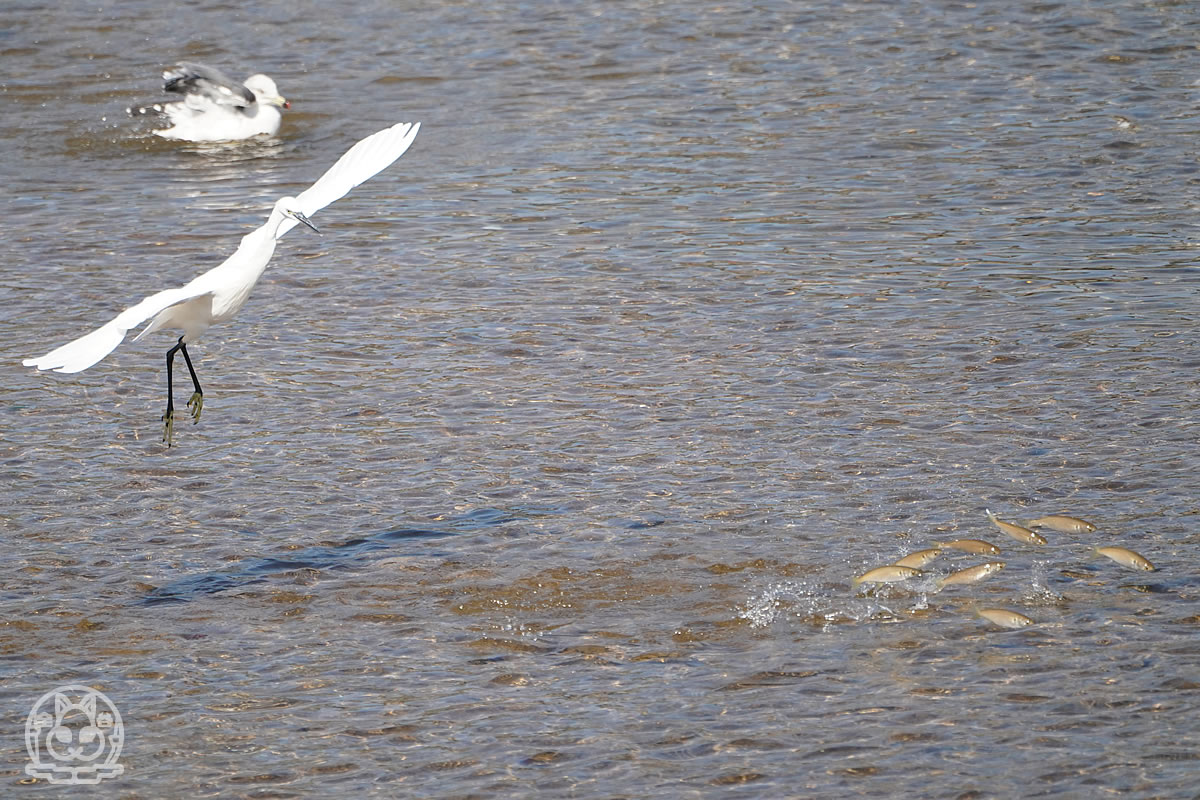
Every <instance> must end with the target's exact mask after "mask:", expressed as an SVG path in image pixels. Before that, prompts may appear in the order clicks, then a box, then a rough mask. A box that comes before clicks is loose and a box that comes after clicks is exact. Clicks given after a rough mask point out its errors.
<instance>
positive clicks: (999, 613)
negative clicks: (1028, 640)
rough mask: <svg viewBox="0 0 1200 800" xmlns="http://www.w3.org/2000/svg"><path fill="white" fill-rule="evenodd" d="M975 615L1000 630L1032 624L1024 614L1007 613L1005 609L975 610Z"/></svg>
mask: <svg viewBox="0 0 1200 800" xmlns="http://www.w3.org/2000/svg"><path fill="white" fill-rule="evenodd" d="M975 613H976V614H978V615H979V616H981V617H983V618H984V619H986V620H987V621H988V622H993V623H995V624H997V625H999V626H1000V627H1002V628H1024V627H1025V626H1027V625H1033V624H1034V622H1033V620H1031V619H1030V618H1029V617H1027V616H1025V615H1024V614H1019V613H1017V612H1016V611H1009V610H1008V609H1007V608H977V609H975Z"/></svg>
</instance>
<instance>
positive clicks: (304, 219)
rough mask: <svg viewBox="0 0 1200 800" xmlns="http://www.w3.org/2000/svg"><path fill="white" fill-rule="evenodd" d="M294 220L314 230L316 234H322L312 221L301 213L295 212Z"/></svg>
mask: <svg viewBox="0 0 1200 800" xmlns="http://www.w3.org/2000/svg"><path fill="white" fill-rule="evenodd" d="M292 218H293V219H295V220H296V221H297V222H303V223H304V224H305V225H307V226H308V227H310V228H312V229H313V231H314V232H315V233H318V234H319V233H320V232H321V231H319V230H317V226H316V225H313V224H312V220H310V219H309V218H308V217H306V216H304V214H302V213H300V212H299V211H293V212H292Z"/></svg>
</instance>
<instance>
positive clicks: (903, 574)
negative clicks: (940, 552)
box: [854, 564, 922, 586]
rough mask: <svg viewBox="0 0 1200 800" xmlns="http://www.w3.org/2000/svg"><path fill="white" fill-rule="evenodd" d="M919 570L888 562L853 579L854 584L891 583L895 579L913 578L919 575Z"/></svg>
mask: <svg viewBox="0 0 1200 800" xmlns="http://www.w3.org/2000/svg"><path fill="white" fill-rule="evenodd" d="M921 574H922V573H921V570H919V569H916V568H914V567H898V566H896V565H895V564H888V565H887V566H886V567H876V568H875V569H873V570H869V571H867V572H864V573H863V574H862V575H859V576H858V577H857V578H855V579H854V585H855V586H858V585H859V584H860V583H893V582H895V581H906V580H908V579H909V578H915V577H917V576H918V575H921Z"/></svg>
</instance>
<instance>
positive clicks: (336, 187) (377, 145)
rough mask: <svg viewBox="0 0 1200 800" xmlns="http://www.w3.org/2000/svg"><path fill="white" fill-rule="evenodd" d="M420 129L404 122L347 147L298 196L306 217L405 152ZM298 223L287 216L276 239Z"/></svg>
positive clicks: (297, 200)
mask: <svg viewBox="0 0 1200 800" xmlns="http://www.w3.org/2000/svg"><path fill="white" fill-rule="evenodd" d="M420 129H421V123H419V122H401V123H398V124H396V125H393V126H392V127H390V128H384V129H383V130H381V131H379V132H377V133H373V134H371V135H370V136H368V137H367V138H365V139H363V140H362V141H360V142H359V143H358V144H356V145H354V147H351V148H350V149H349V150H347V151H346V154H345V155H343V156H342V157H341V158H339V159H338V160H337V163H336V164H334V165H333V166H332V167H330V168H329V169H328V170H326V171H325V174H324V175H322V176H321V177H320V178H318V179H317V182H316V183H314V184H313V185H312V186H310V187H308V188H307V189H305V190H304V191H303V192H301V193H300V194H299V195H297V196H296V205H297V206H299V209H300V210H301V211H302V212H304V215H305V216H307V217H311V216H312V215H313V214H315V213H317V212H318V211H320V210H321V209H322V208H324V207H325V206H327V205H329V204H330V203H332V202H333V201H334V200H337V199H338V198H340V197H345V196H346V193H347V192H349V191H350V190H351V189H353V188H354V187H355V186H358V185H359V184H360V183H362V182H363V181H365V180H367V179H368V178H371V177H372V176H374V175H376V174H378V173H379V172H381V171H383V170H384V169H386V168H387V167H388V166H389V165H390V164H391V163H392V162H393V161H395V160H396V159H397V158H399V157H400V156H402V155H404V151H405V150H407V149H408V148H409V145H411V144H412V143H413V139H415V138H417V131H418V130H420ZM297 224H298V223H297V222H296V220H294V219H285V220H284V221H283V223H282V224H280V226H279V229H278V230H277V231H276V233H275V238H276V239H279V238H281V237H282V236H283V235H284V234H285V233H287V232H288V231H290V230H291V229H292V228H294V227H296V225H297Z"/></svg>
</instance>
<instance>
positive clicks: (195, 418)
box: [177, 336, 204, 425]
mask: <svg viewBox="0 0 1200 800" xmlns="http://www.w3.org/2000/svg"><path fill="white" fill-rule="evenodd" d="M177 347H179V349H180V351H181V352H182V353H183V360H184V361H186V362H187V365H188V372H190V373H191V374H192V386H193V387H194V388H195V390H196V391H194V392H192V397H191V399H189V400H188V401H187V407H188V409H189V410H190V411H191V412H192V424H193V425H195V424H196V423H197V422H199V421H200V411H201V410H202V409H203V408H204V390H203V389H201V388H200V379H199V378H197V377H196V369H195V367H193V366H192V357H191V356H189V355H188V351H187V345H186V344H184V343H183V337H182V336H180V337H179V344H178V345H177Z"/></svg>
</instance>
